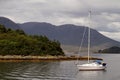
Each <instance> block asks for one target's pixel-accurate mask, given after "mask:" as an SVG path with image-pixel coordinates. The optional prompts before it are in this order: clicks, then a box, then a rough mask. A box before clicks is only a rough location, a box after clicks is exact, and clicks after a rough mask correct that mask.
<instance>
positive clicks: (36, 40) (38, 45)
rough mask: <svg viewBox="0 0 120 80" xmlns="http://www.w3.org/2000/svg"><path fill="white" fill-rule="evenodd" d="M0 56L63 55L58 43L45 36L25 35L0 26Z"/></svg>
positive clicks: (20, 31) (19, 31)
mask: <svg viewBox="0 0 120 80" xmlns="http://www.w3.org/2000/svg"><path fill="white" fill-rule="evenodd" d="M0 55H40V56H42V55H53V56H54V55H56V56H57V55H64V53H63V51H62V49H61V48H60V43H59V42H58V41H51V40H49V39H48V38H47V37H46V36H36V35H35V36H30V35H26V34H25V33H24V31H22V30H18V29H17V30H12V29H6V28H5V27H4V26H3V25H0Z"/></svg>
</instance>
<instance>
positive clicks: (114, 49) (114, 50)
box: [98, 46, 120, 53]
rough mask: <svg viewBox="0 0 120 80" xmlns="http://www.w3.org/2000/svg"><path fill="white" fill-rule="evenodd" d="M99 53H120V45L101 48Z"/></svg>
mask: <svg viewBox="0 0 120 80" xmlns="http://www.w3.org/2000/svg"><path fill="white" fill-rule="evenodd" d="M98 52H99V53H120V47H117V46H113V47H110V48H107V49H103V50H99V51H98Z"/></svg>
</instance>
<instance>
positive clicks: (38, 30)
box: [19, 22, 120, 49]
mask: <svg viewBox="0 0 120 80" xmlns="http://www.w3.org/2000/svg"><path fill="white" fill-rule="evenodd" d="M19 26H20V27H21V28H22V29H23V30H24V31H25V32H26V33H27V34H32V35H35V34H37V35H46V36H47V37H49V38H50V39H53V40H54V39H55V40H59V41H60V42H61V43H62V44H63V45H70V46H79V45H80V42H81V38H82V34H83V31H84V29H85V27H84V26H76V25H72V24H65V25H60V26H55V25H52V24H50V23H40V22H28V23H23V24H20V25H19ZM87 29H88V28H87ZM87 36H88V35H87V32H86V35H85V39H84V43H85V44H84V45H83V47H87ZM91 46H92V47H93V48H99V49H100V48H106V47H110V46H120V42H117V41H115V40H112V39H110V38H108V37H105V36H104V35H102V34H100V33H99V32H98V31H96V30H94V29H91Z"/></svg>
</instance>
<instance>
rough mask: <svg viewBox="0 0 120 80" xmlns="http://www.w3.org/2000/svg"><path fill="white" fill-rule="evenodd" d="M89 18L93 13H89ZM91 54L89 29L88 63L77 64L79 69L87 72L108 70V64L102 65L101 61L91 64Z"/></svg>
mask: <svg viewBox="0 0 120 80" xmlns="http://www.w3.org/2000/svg"><path fill="white" fill-rule="evenodd" d="M89 17H91V11H90V12H89ZM89 53H90V28H89V27H88V63H85V64H77V67H78V69H79V70H86V71H88V70H89V71H93V70H104V69H105V68H106V63H102V62H101V60H96V61H94V62H92V63H90V59H89Z"/></svg>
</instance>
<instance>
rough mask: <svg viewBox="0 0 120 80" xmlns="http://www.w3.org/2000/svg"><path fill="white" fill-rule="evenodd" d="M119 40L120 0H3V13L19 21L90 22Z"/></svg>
mask: <svg viewBox="0 0 120 80" xmlns="http://www.w3.org/2000/svg"><path fill="white" fill-rule="evenodd" d="M89 10H91V11H92V14H91V20H90V23H91V26H90V27H91V28H93V29H96V30H97V31H99V32H100V33H102V34H104V35H106V36H108V37H110V38H112V39H115V40H117V41H120V0H0V16H4V17H7V18H10V19H11V20H13V21H14V22H16V23H24V22H31V21H32V22H36V21H37V22H49V23H52V24H54V25H61V24H76V25H84V26H85V25H88V23H89V20H88V11H89Z"/></svg>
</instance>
